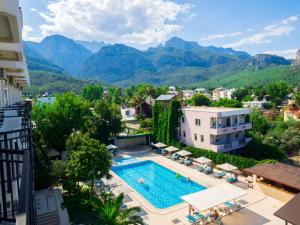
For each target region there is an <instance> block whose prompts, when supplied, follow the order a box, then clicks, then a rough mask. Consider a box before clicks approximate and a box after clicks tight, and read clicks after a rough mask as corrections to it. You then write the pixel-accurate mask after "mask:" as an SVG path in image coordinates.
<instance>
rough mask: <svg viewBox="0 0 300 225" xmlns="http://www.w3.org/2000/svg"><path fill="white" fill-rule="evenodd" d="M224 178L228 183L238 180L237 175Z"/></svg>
mask: <svg viewBox="0 0 300 225" xmlns="http://www.w3.org/2000/svg"><path fill="white" fill-rule="evenodd" d="M226 180H227V182H229V183H235V182H237V181H238V179H237V177H229V178H227V179H226Z"/></svg>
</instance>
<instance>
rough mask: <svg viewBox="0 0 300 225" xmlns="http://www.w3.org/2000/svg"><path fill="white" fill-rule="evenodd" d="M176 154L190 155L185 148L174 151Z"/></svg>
mask: <svg viewBox="0 0 300 225" xmlns="http://www.w3.org/2000/svg"><path fill="white" fill-rule="evenodd" d="M176 154H177V155H180V156H183V157H184V156H188V155H191V154H192V153H190V152H188V151H186V150H181V151H179V152H176Z"/></svg>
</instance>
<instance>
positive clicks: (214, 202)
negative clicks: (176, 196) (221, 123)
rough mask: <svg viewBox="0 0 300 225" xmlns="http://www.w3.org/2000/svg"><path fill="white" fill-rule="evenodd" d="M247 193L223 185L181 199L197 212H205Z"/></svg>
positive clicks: (229, 185)
mask: <svg viewBox="0 0 300 225" xmlns="http://www.w3.org/2000/svg"><path fill="white" fill-rule="evenodd" d="M246 194H247V192H246V191H244V190H243V189H241V188H238V187H236V186H234V185H232V184H227V183H223V184H220V185H217V186H214V187H212V188H209V189H206V190H203V191H199V192H196V193H193V194H190V195H185V196H181V198H182V199H183V200H184V201H185V202H187V203H188V204H190V205H191V206H193V207H194V208H196V209H197V210H199V211H203V210H207V209H210V208H212V207H215V206H218V205H221V204H223V203H224V202H227V201H230V200H233V199H236V198H239V197H242V196H244V195H246Z"/></svg>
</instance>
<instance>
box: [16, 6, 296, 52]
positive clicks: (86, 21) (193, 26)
mask: <svg viewBox="0 0 300 225" xmlns="http://www.w3.org/2000/svg"><path fill="white" fill-rule="evenodd" d="M21 6H22V8H23V17H24V31H23V33H24V38H25V39H26V40H33V41H39V40H40V39H42V38H43V37H45V36H47V35H52V34H62V35H65V36H67V37H70V38H74V39H80V40H88V41H92V40H96V41H105V42H110V43H124V44H127V45H130V46H134V47H137V48H140V49H145V48H147V47H149V46H156V45H158V44H159V43H162V42H164V41H166V40H167V39H168V38H170V37H172V36H178V37H181V38H183V39H186V40H192V41H197V42H198V43H199V44H200V45H203V46H208V45H214V46H221V47H232V48H234V49H238V50H243V51H247V52H249V53H250V54H257V53H272V54H278V55H282V56H285V57H288V58H293V57H294V56H295V51H296V49H298V48H300V41H299V40H300V2H299V0H251V1H249V0H248V1H246V0H84V1H82V0H39V1H37V0H21Z"/></svg>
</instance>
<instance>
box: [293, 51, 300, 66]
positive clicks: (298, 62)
mask: <svg viewBox="0 0 300 225" xmlns="http://www.w3.org/2000/svg"><path fill="white" fill-rule="evenodd" d="M293 65H294V66H298V65H300V49H299V50H298V51H297V56H296V59H295V61H294V63H293Z"/></svg>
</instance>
